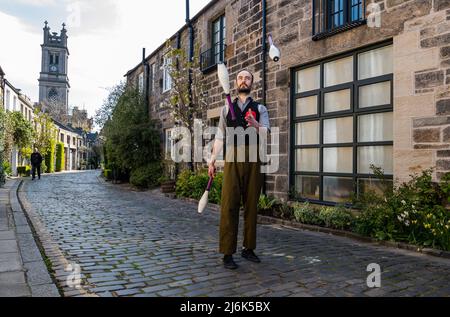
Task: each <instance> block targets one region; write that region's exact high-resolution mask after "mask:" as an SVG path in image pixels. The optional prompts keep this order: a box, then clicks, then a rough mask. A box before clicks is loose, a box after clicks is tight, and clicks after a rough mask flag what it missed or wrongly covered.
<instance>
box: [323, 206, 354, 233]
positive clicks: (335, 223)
mask: <svg viewBox="0 0 450 317" xmlns="http://www.w3.org/2000/svg"><path fill="white" fill-rule="evenodd" d="M319 218H320V221H321V223H323V224H324V225H325V227H327V228H332V229H339V230H352V229H353V225H354V221H355V219H354V216H353V214H352V213H351V212H350V211H348V210H347V209H345V208H344V207H342V206H339V207H322V208H321V209H320V212H319Z"/></svg>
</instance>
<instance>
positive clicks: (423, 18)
mask: <svg viewBox="0 0 450 317" xmlns="http://www.w3.org/2000/svg"><path fill="white" fill-rule="evenodd" d="M267 34H271V35H272V36H273V38H274V40H275V44H276V45H277V46H278V47H279V49H280V50H281V52H282V57H281V60H280V61H279V62H278V63H275V62H274V61H272V60H271V59H269V57H268V54H267ZM191 39H192V41H193V42H194V43H195V44H197V45H199V46H200V47H201V56H200V57H201V61H202V70H203V73H204V80H205V85H206V88H207V91H208V105H209V111H208V113H207V114H205V119H207V120H209V122H210V123H212V124H215V123H217V121H218V117H219V112H220V108H221V107H222V106H223V105H224V96H223V94H222V89H221V87H220V85H219V82H218V78H217V68H216V65H217V63H218V62H220V61H225V62H226V63H227V65H228V68H229V69H230V75H231V77H232V78H233V77H235V75H236V74H237V72H238V71H239V70H241V69H243V68H247V69H249V70H250V71H252V72H253V73H254V74H255V88H256V91H255V92H254V97H255V99H257V100H258V101H260V102H262V103H264V104H265V105H266V106H267V108H268V110H269V113H270V119H271V126H272V127H279V128H280V131H281V133H280V154H279V158H280V168H279V170H278V172H276V173H274V174H270V175H267V177H266V192H267V194H269V195H274V196H277V197H279V198H283V199H288V197H289V195H290V193H291V190H292V189H295V191H296V192H297V193H298V194H299V196H300V197H302V198H303V199H308V200H310V201H314V202H318V203H323V204H334V203H339V202H346V201H349V199H350V196H351V194H352V193H354V192H355V191H363V190H365V189H367V188H368V187H375V188H376V187H377V184H378V183H377V180H375V179H374V178H373V171H372V170H371V169H370V165H371V164H374V165H376V166H380V167H382V168H383V169H384V171H385V174H386V175H387V177H388V178H390V179H392V180H393V181H400V182H401V181H406V180H408V178H409V175H410V174H412V173H414V172H419V171H420V170H423V169H426V168H429V167H436V170H435V173H434V174H433V176H434V178H435V179H436V180H437V179H439V178H440V177H441V176H442V174H443V173H444V172H448V171H449V170H450V89H449V88H450V44H449V43H450V1H448V0H375V1H369V0H289V1H288V0H266V1H264V0H263V1H260V0H233V1H225V0H215V1H211V2H210V3H209V4H208V5H207V6H206V7H205V8H204V9H203V10H201V12H199V13H198V14H197V15H196V16H195V17H193V18H192V19H190V20H188V23H187V24H186V25H185V26H183V27H182V28H181V29H180V30H179V32H178V33H177V34H174V35H173V36H172V38H171V43H172V44H173V45H174V46H177V45H178V46H179V47H181V48H185V49H186V50H188V49H189V47H190V45H191ZM165 53H166V45H165V43H161V47H159V48H158V49H157V50H155V51H154V52H152V53H151V54H150V55H149V56H147V57H146V58H145V59H144V61H143V62H142V63H140V64H138V65H137V66H136V67H135V68H133V69H132V70H130V71H129V72H128V73H127V75H126V77H127V80H128V82H131V83H136V84H138V85H139V84H140V85H141V87H142V89H144V90H145V92H146V94H147V95H148V101H149V105H150V107H149V109H150V113H151V115H152V116H153V118H158V119H160V121H161V126H162V129H163V130H164V133H162V134H163V135H164V136H165V139H166V143H167V148H170V138H169V136H170V129H171V128H172V127H173V120H172V119H171V118H170V114H169V112H168V109H167V108H166V107H165V106H164V105H165V104H167V98H168V96H169V91H170V89H171V80H170V76H169V74H168V71H167V68H166V67H165V65H167V63H168V61H167V58H165Z"/></svg>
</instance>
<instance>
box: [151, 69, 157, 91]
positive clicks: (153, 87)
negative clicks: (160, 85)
mask: <svg viewBox="0 0 450 317" xmlns="http://www.w3.org/2000/svg"><path fill="white" fill-rule="evenodd" d="M150 67H151V72H152V85H151V89H152V93H155V87H156V84H155V78H156V64H155V63H153V64H152V65H151V66H150Z"/></svg>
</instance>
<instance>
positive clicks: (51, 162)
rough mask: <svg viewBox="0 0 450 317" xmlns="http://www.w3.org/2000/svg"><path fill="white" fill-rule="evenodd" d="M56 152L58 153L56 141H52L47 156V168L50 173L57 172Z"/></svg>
mask: <svg viewBox="0 0 450 317" xmlns="http://www.w3.org/2000/svg"><path fill="white" fill-rule="evenodd" d="M55 152H56V141H55V140H53V139H52V140H50V146H49V148H48V151H47V154H46V155H45V165H46V166H47V172H48V173H54V172H55Z"/></svg>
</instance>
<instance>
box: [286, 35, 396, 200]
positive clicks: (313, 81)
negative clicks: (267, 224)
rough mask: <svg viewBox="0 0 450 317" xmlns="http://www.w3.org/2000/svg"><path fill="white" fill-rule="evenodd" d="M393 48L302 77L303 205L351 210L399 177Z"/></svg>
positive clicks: (297, 155)
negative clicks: (357, 197)
mask: <svg viewBox="0 0 450 317" xmlns="http://www.w3.org/2000/svg"><path fill="white" fill-rule="evenodd" d="M392 50H393V48H392V45H391V44H380V45H378V46H376V47H374V48H370V49H365V50H360V51H356V52H353V53H351V54H346V55H345V56H340V57H337V58H333V59H332V60H325V61H322V62H319V63H315V64H313V65H308V66H305V67H300V68H298V69H296V70H294V74H293V77H294V78H295V81H296V83H295V86H294V88H293V90H294V94H293V95H294V98H293V100H292V117H293V119H292V124H291V126H292V130H291V133H292V134H293V143H292V145H291V147H292V151H291V153H292V154H291V163H292V164H291V180H290V185H291V187H292V188H295V190H296V192H297V193H298V195H299V196H300V197H301V199H302V200H310V201H314V202H321V203H327V204H328V203H330V204H333V203H349V202H350V201H351V196H352V195H353V193H355V192H356V193H360V192H362V191H365V190H367V189H368V188H371V189H377V188H379V186H380V184H379V182H378V181H377V180H376V179H375V178H374V174H373V171H372V170H371V168H370V166H371V165H375V166H377V167H381V168H382V169H383V170H384V172H385V175H386V176H387V178H388V179H392V178H393V135H394V133H393V106H392V100H393V74H392V73H393V64H392V59H393V57H392Z"/></svg>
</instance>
